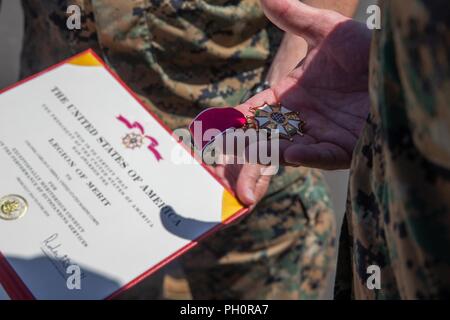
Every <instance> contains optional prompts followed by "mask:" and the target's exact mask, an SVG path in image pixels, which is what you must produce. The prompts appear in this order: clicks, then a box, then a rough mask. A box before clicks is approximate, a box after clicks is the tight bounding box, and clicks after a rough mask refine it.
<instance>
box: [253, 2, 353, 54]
mask: <svg viewBox="0 0 450 320" xmlns="http://www.w3.org/2000/svg"><path fill="white" fill-rule="evenodd" d="M261 5H262V7H263V9H264V13H265V14H266V16H267V17H268V18H269V19H270V21H272V22H273V23H274V24H275V25H277V26H278V27H279V28H280V29H282V30H284V31H286V32H289V33H292V34H295V35H298V36H300V37H303V38H304V39H305V40H306V41H307V42H308V44H309V45H310V46H316V45H317V43H319V42H320V41H321V40H322V39H323V38H325V36H326V35H327V34H328V33H330V32H331V31H332V30H333V28H334V26H336V24H337V23H339V22H340V21H343V20H346V18H345V17H344V16H342V15H340V14H338V13H336V12H334V11H330V10H323V9H316V8H313V7H311V6H308V5H306V4H304V3H302V2H300V1H299V0H261Z"/></svg>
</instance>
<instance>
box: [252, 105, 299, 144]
mask: <svg viewBox="0 0 450 320" xmlns="http://www.w3.org/2000/svg"><path fill="white" fill-rule="evenodd" d="M250 111H251V112H252V113H253V116H252V117H250V118H248V119H247V122H248V123H247V125H248V126H249V127H252V128H254V129H256V130H268V131H269V130H276V131H278V133H279V135H280V137H281V138H283V139H288V140H290V141H292V140H293V138H294V136H295V135H297V134H298V135H300V136H303V134H304V125H305V122H304V121H303V120H302V119H301V118H300V114H299V113H298V112H295V111H291V110H289V109H287V108H285V107H284V106H282V105H281V104H280V103H279V104H277V105H270V104H268V103H265V104H264V105H263V106H262V107H259V108H251V109H250Z"/></svg>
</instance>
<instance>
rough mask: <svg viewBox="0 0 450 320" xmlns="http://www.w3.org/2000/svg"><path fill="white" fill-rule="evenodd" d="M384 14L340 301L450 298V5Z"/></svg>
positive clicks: (404, 7) (345, 242) (353, 186)
mask: <svg viewBox="0 0 450 320" xmlns="http://www.w3.org/2000/svg"><path fill="white" fill-rule="evenodd" d="M382 10H383V15H382V21H383V26H382V30H381V31H376V32H375V36H374V37H375V39H374V46H373V52H372V61H371V92H370V93H371V99H372V109H371V113H370V116H369V118H368V121H367V125H366V127H365V129H364V131H363V134H362V137H361V139H360V141H359V143H358V146H357V148H356V150H355V154H354V160H353V164H352V170H351V181H350V188H349V201H348V203H349V206H348V212H347V222H346V223H344V230H343V233H342V239H341V245H340V253H339V255H340V260H339V263H338V265H339V268H340V270H339V271H338V282H337V286H336V289H337V290H336V294H337V297H338V298H349V297H351V296H352V297H354V298H357V299H399V298H402V299H435V298H449V297H450V249H449V247H450V214H449V212H450V142H449V139H450V108H449V101H450V59H449V58H450V29H449V27H450V14H449V13H450V11H449V8H448V1H447V0H433V1H426V0H413V1H407V2H405V1H403V0H391V1H385V2H384V3H383V8H382ZM349 248H350V249H349ZM370 265H377V266H379V267H380V269H381V290H369V289H368V288H367V286H366V281H367V279H368V277H369V274H368V273H367V268H368V267H369V266H370Z"/></svg>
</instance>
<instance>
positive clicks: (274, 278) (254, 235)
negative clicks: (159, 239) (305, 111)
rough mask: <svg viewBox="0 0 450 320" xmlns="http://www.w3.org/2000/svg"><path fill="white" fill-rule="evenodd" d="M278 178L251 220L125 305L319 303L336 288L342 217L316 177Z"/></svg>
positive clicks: (307, 173) (130, 295)
mask: <svg viewBox="0 0 450 320" xmlns="http://www.w3.org/2000/svg"><path fill="white" fill-rule="evenodd" d="M290 170H301V171H302V172H301V173H302V174H301V175H300V178H298V179H297V180H296V181H295V182H293V183H290V184H289V185H288V186H285V187H282V188H281V189H279V188H277V182H278V181H279V180H280V179H281V177H286V176H289V172H283V174H282V175H281V177H275V178H274V183H272V187H271V190H269V193H268V195H267V196H266V198H265V199H264V200H263V201H262V202H261V203H260V204H259V206H258V207H257V208H256V209H255V210H254V211H253V212H252V213H250V214H249V215H248V216H246V217H245V218H244V219H242V220H240V221H238V222H237V223H235V224H233V225H231V226H229V227H226V228H224V229H223V230H221V231H219V232H217V233H215V234H213V235H212V236H210V237H209V238H207V239H205V240H203V241H202V242H200V243H199V244H198V246H197V247H195V248H194V249H192V250H191V251H189V252H188V253H186V254H185V255H184V256H182V257H180V258H179V259H178V260H177V261H176V262H175V263H172V264H171V265H169V266H167V267H166V268H164V269H163V270H160V271H158V273H157V274H155V275H153V276H151V277H149V278H148V280H144V282H142V283H141V284H139V285H138V286H137V287H135V288H133V289H131V290H129V291H128V292H127V293H125V294H123V295H122V296H121V297H120V299H155V298H166V299H176V298H184V299H186V298H194V299H243V300H247V299H318V298H321V297H322V296H323V294H324V292H325V291H326V289H327V286H328V283H329V281H328V280H329V274H330V272H329V271H330V268H331V267H332V266H333V262H334V253H335V250H334V249H335V248H334V245H335V217H334V214H333V212H332V210H331V206H330V201H329V198H328V193H327V189H326V187H325V184H324V183H323V181H322V176H321V175H320V173H318V172H317V171H312V170H306V169H285V170H283V171H290Z"/></svg>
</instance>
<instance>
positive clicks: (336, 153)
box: [283, 143, 351, 170]
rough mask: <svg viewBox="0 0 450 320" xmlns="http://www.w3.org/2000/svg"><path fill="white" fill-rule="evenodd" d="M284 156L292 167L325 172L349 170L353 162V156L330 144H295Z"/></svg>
mask: <svg viewBox="0 0 450 320" xmlns="http://www.w3.org/2000/svg"><path fill="white" fill-rule="evenodd" d="M283 155H284V159H285V161H286V162H287V163H289V164H290V165H294V166H304V167H310V168H317V169H325V170H338V169H348V168H349V166H350V161H351V155H349V154H348V153H347V152H346V151H345V150H344V149H342V148H341V147H339V146H337V145H333V144H330V143H317V144H311V145H302V144H295V145H292V146H290V147H288V148H287V149H286V150H285V151H284V154H283Z"/></svg>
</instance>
